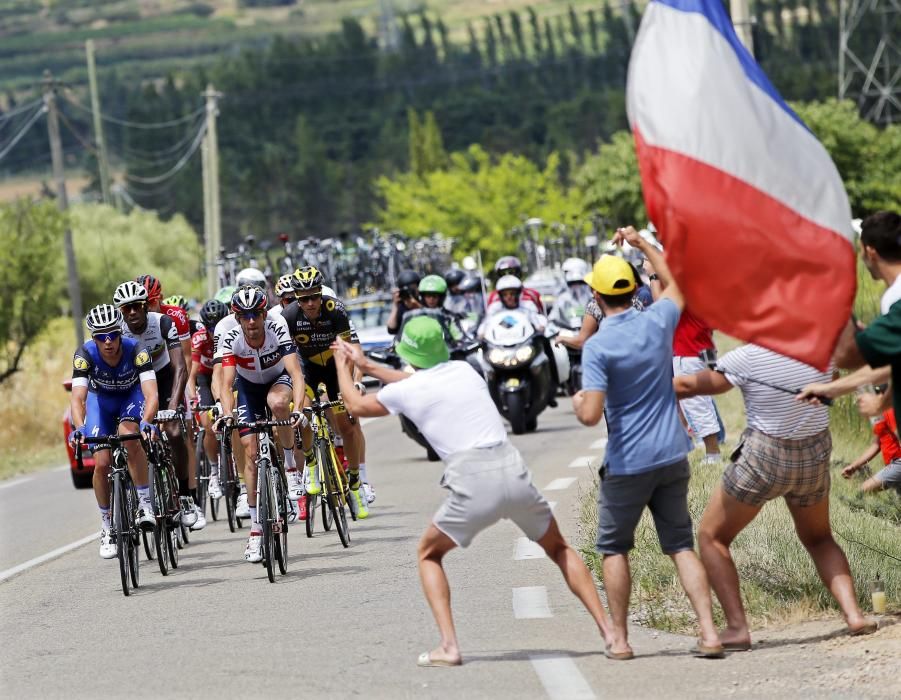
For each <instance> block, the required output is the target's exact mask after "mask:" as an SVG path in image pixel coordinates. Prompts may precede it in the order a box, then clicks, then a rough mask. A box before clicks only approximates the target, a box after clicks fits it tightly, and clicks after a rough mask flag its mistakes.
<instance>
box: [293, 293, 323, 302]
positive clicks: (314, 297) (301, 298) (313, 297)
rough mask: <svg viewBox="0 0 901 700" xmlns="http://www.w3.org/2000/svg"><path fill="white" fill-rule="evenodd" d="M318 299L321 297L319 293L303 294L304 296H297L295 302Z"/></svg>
mask: <svg viewBox="0 0 901 700" xmlns="http://www.w3.org/2000/svg"><path fill="white" fill-rule="evenodd" d="M319 299H322V295H321V294H310V295H309V296H305V297H297V303H298V304H309V303H310V302H311V301H317V300H319Z"/></svg>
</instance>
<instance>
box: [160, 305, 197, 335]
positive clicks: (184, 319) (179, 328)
mask: <svg viewBox="0 0 901 700" xmlns="http://www.w3.org/2000/svg"><path fill="white" fill-rule="evenodd" d="M160 311H161V312H162V313H163V314H165V315H166V316H168V317H169V318H171V319H172V322H173V323H174V324H175V331H176V332H177V333H178V339H179V340H190V339H191V324H190V321H189V320H188V314H187V313H185V310H184V309H183V308H181V307H180V306H173V305H172V304H160Z"/></svg>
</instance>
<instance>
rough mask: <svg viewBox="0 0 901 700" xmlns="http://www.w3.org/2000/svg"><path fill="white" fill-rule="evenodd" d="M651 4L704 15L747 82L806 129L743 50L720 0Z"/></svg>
mask: <svg viewBox="0 0 901 700" xmlns="http://www.w3.org/2000/svg"><path fill="white" fill-rule="evenodd" d="M653 2H655V3H657V4H658V5H666V6H667V7H671V8H672V9H674V10H679V11H681V12H694V13H697V14H699V15H704V17H705V18H706V19H707V21H708V22H710V24H711V25H712V26H713V28H714V29H716V31H718V32H719V33H720V34H721V35H722V36H723V38H724V39H725V40H726V41H727V42H728V43H729V45H730V46H731V47H732V50H733V51H735V54H736V56H737V57H738V61H739V63H740V64H741V67H742V69H743V70H744V72H745V75H746V76H747V77H748V80H750V81H751V82H752V83H754V84H755V85H756V86H757V87H759V88H760V89H761V90H763V91H764V93H766V94H767V95H769V97H770V99H772V100H773V101H774V102H775V103H776V104H777V105H779V106H780V107H781V108H782V109H783V110H784V111H785V113H786V114H788V115H789V116H790V117H791V118H792V119H794V120H795V121H796V122H798V123H799V124H800V125H801V126H803V127H804V128H805V129H806V128H807V125H806V124H804V122H803V121H801V118H800V117H799V116H798V115H797V114H795V112H794V110H792V108H791V107H789V106H788V105H787V104H786V103H785V100H783V99H782V96H781V95H780V94H779V92H778V91H777V90H776V88H775V87H774V86H773V84H772V83H771V82H770V79H769V78H768V77H767V75H766V73H764V72H763V68H761V67H760V66H759V65H758V63H757V61H755V60H754V57H753V56H751V54H750V53H749V52H748V50H747V49H746V48H745V45H744V44H742V43H741V41H740V40H739V38H738V36H737V35H736V33H735V28H734V27H733V26H732V20H731V19H729V15H727V14H726V8H725V7H724V6H723V4H722V2H721V1H720V0H653Z"/></svg>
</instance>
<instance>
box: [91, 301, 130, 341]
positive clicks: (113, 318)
mask: <svg viewBox="0 0 901 700" xmlns="http://www.w3.org/2000/svg"><path fill="white" fill-rule="evenodd" d="M85 321H86V322H87V324H88V330H89V331H91V335H94V334H95V333H107V332H109V331H117V330H119V328H120V327H121V325H122V312H121V311H119V309H117V308H116V307H115V306H112V305H111V304H98V305H97V306H95V307H94V308H93V309H91V310H90V311H88V315H87V316H86V317H85Z"/></svg>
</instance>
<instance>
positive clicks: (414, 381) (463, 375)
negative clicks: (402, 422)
mask: <svg viewBox="0 0 901 700" xmlns="http://www.w3.org/2000/svg"><path fill="white" fill-rule="evenodd" d="M377 398H378V400H379V403H380V404H382V405H383V406H384V407H385V408H387V409H388V410H389V411H390V412H391V413H392V414H393V415H397V414H398V413H403V414H404V415H405V416H406V417H407V418H409V419H410V420H412V421H413V423H415V424H416V427H417V428H419V431H420V432H421V433H422V434H423V435H424V436H425V439H426V440H428V441H429V444H430V445H431V446H432V448H433V449H434V450H435V452H437V453H438V456H439V457H441V459H444V460H446V459H447V458H448V456H450V455H452V454H454V453H455V452H462V451H464V450H471V449H474V448H477V447H493V446H495V445H500V444H501V443H503V442H505V441H506V440H507V431H506V429H505V428H504V423H503V421H502V420H501V416H500V414H499V413H498V412H497V408H495V406H494V402H493V401H492V400H491V394H489V393H488V385H487V384H485V380H484V379H482V378H481V377H480V376H479V373H478V372H476V371H475V370H474V369H473V368H472V367H470V366H469V364H468V363H466V362H460V361H456V360H454V361H450V362H442V363H441V364H439V365H435V366H434V367H432V368H431V369H421V370H418V371H416V372H415V373H413V374H412V375H410V377H409V378H407V379H402V380H401V381H399V382H393V383H391V384H386V385H385V386H384V387H382V389H381V390H380V391H379V393H378V394H377Z"/></svg>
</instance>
